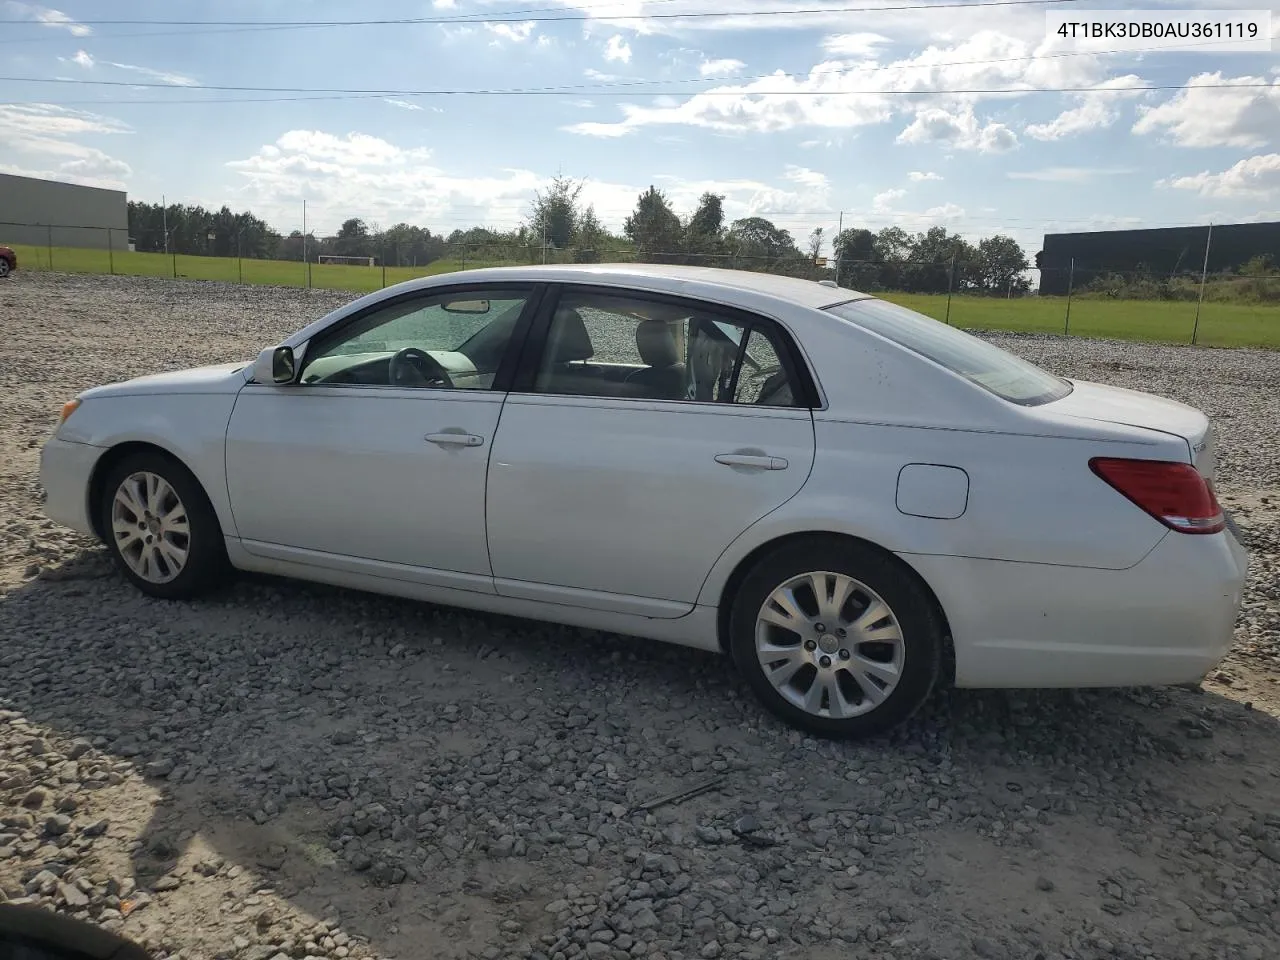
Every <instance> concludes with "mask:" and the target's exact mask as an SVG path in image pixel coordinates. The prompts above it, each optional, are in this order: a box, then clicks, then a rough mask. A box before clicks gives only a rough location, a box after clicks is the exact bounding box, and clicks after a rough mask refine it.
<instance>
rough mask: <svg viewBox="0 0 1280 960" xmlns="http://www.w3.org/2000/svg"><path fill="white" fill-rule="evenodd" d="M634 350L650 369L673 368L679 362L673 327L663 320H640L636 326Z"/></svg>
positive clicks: (678, 351)
mask: <svg viewBox="0 0 1280 960" xmlns="http://www.w3.org/2000/svg"><path fill="white" fill-rule="evenodd" d="M636 349H637V350H639V351H640V359H641V360H643V361H644V362H645V363H647V364H648V365H649V366H651V367H673V366H675V365H676V364H677V363H679V362H680V349H679V347H678V346H677V345H676V331H675V327H673V326H672V325H671V324H669V323H667V322H666V321H665V320H642V321H640V323H639V325H637V326H636Z"/></svg>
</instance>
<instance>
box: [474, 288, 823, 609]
mask: <svg viewBox="0 0 1280 960" xmlns="http://www.w3.org/2000/svg"><path fill="white" fill-rule="evenodd" d="M538 327H541V328H542V329H538ZM539 342H541V343H542V344H543V346H542V348H541V353H540V355H539V356H538V357H537V358H536V359H535V360H534V362H533V364H532V367H533V368H532V369H529V370H527V371H524V372H523V376H524V377H525V380H524V382H523V383H517V384H516V386H515V387H514V388H513V391H512V393H511V394H509V396H508V398H507V402H506V406H505V409H504V410H503V414H502V422H501V424H500V425H499V427H498V434H497V437H496V439H495V440H494V448H493V455H492V458H491V461H490V472H489V488H488V523H489V553H490V556H491V558H492V563H493V572H494V576H495V578H496V580H495V585H496V588H497V591H498V593H499V594H503V595H507V596H512V597H523V598H528V599H540V600H548V601H551V602H557V603H566V604H572V605H578V606H585V607H592V608H596V609H606V610H615V611H618V612H623V613H634V614H638V615H642V616H652V617H677V616H681V615H683V614H684V613H687V612H688V611H689V610H691V609H692V608H693V605H694V603H695V601H696V599H697V596H698V593H699V591H700V589H701V587H702V584H703V581H704V580H705V578H706V576H707V574H708V572H709V571H710V570H711V568H712V566H713V565H714V564H715V562H716V559H717V558H718V557H719V556H720V554H721V552H722V551H723V550H724V549H725V548H726V547H727V546H729V544H730V543H731V542H732V541H733V540H734V539H735V538H736V537H737V536H738V535H739V534H741V533H742V532H743V531H744V530H746V529H747V527H749V526H751V525H752V524H753V523H755V522H756V521H757V520H759V519H760V518H761V517H763V516H765V515H766V514H767V513H769V512H770V511H772V510H774V509H776V508H777V507H779V506H781V505H782V504H783V503H785V502H786V501H787V500H788V499H790V498H791V497H792V496H794V495H795V494H796V493H797V492H798V491H799V489H800V487H801V486H802V485H803V484H804V482H805V479H806V478H807V476H808V474H809V468H810V466H811V464H812V462H813V455H814V439H813V436H814V435H813V422H812V416H811V414H810V411H809V408H808V406H807V396H808V394H807V392H806V390H805V389H803V388H802V384H801V383H798V382H797V375H796V370H797V368H796V366H795V363H794V357H793V356H792V355H791V354H789V353H788V352H787V350H786V347H785V338H784V337H783V335H782V333H781V331H779V330H778V329H777V328H776V327H775V326H773V325H771V324H770V323H769V322H768V321H765V320H763V319H761V318H752V317H746V316H743V315H740V314H725V313H720V312H708V310H707V309H706V308H704V307H702V306H700V305H697V304H688V303H683V302H681V301H678V300H656V299H653V298H647V297H644V296H641V295H640V294H631V293H624V294H621V295H620V294H617V293H609V292H600V291H592V290H575V289H574V288H573V287H567V288H566V291H565V292H564V293H563V294H562V295H561V296H560V298H559V301H558V303H557V304H556V308H555V310H554V313H553V314H552V315H551V317H550V320H549V322H547V321H545V320H544V321H543V322H542V323H541V324H539V325H538V326H537V327H535V330H534V332H533V334H532V335H531V346H532V345H533V344H535V343H539ZM784 358H785V359H784ZM619 371H627V372H626V373H625V374H622V375H620V374H619ZM518 376H521V375H518Z"/></svg>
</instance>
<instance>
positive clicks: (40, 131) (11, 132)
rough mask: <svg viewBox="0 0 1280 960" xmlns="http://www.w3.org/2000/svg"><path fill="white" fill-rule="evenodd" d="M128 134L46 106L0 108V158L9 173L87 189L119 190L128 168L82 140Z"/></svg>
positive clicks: (103, 120) (106, 121)
mask: <svg viewBox="0 0 1280 960" xmlns="http://www.w3.org/2000/svg"><path fill="white" fill-rule="evenodd" d="M127 132H130V130H129V127H127V126H126V125H125V124H123V123H121V122H120V121H118V120H115V119H113V118H111V117H106V116H102V115H100V114H96V113H89V112H87V111H82V110H72V109H70V108H68V107H58V106H54V105H52V104H4V105H0V156H3V157H5V159H6V160H8V161H12V162H11V163H9V164H8V165H7V167H6V169H7V170H8V171H9V172H13V173H20V175H22V176H37V177H44V178H46V179H51V180H64V181H66V182H68V183H83V184H85V185H87V186H105V187H111V188H113V189H119V188H121V187H123V185H124V184H123V183H122V178H123V177H127V176H129V175H130V174H131V173H132V171H131V170H130V168H129V165H128V164H126V163H124V162H123V161H121V160H118V159H116V158H115V157H112V156H110V155H109V154H107V153H106V152H104V151H102V150H100V149H98V148H97V147H90V146H87V145H86V144H84V143H81V142H80V141H79V139H78V138H79V137H82V136H101V135H105V134H118V133H127Z"/></svg>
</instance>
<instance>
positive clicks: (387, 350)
mask: <svg viewBox="0 0 1280 960" xmlns="http://www.w3.org/2000/svg"><path fill="white" fill-rule="evenodd" d="M1214 469H1215V450H1214V435H1213V431H1212V429H1211V427H1210V424H1209V421H1208V420H1207V419H1206V417H1205V416H1204V415H1203V414H1202V413H1201V412H1200V411H1198V410H1196V409H1194V408H1191V407H1188V406H1184V405H1182V404H1180V403H1175V402H1172V401H1169V400H1165V399H1161V398H1158V397H1154V396H1150V395H1147V394H1143V393H1137V392H1133V391H1128V390H1121V389H1118V388H1114V387H1108V386H1101V385H1099V384H1095V383H1088V382H1084V381H1080V380H1067V379H1063V378H1060V377H1057V376H1053V375H1052V374H1050V373H1047V372H1045V371H1043V370H1041V369H1040V368H1039V367H1036V366H1034V365H1032V364H1030V363H1027V362H1025V361H1023V360H1021V359H1019V358H1017V357H1015V356H1013V355H1012V354H1009V353H1007V352H1005V351H1002V350H1000V349H998V348H996V347H995V346H992V345H991V344H989V343H987V342H986V341H984V340H981V339H979V338H976V337H973V336H970V335H968V334H966V333H963V332H961V331H959V330H956V329H954V328H952V327H949V326H946V325H944V324H942V323H938V322H937V321H934V320H931V319H929V318H927V317H924V316H922V315H921V314H919V313H915V312H913V311H911V310H908V309H905V308H903V307H900V306H895V305H893V304H891V303H888V302H886V301H884V300H880V299H877V298H874V297H870V296H867V295H864V294H860V293H857V292H855V291H852V290H846V289H841V288H835V287H833V286H832V285H831V284H829V283H815V282H812V281H807V280H799V279H791V278H786V277H777V276H770V275H767V274H760V273H747V272H738V271H728V270H714V269H701V268H682V267H671V266H645V265H635V266H613V265H608V266H575V267H556V266H549V267H548V266H544V267H520V268H496V269H483V270H473V271H468V272H465V273H457V274H449V275H444V276H437V277H431V278H426V279H421V280H413V281H410V282H408V283H402V284H399V285H398V286H394V287H390V288H388V289H385V290H382V291H379V292H377V293H374V294H370V295H368V296H365V297H362V298H360V299H358V300H355V301H354V302H352V303H350V304H348V305H346V306H344V307H341V308H339V309H337V310H335V311H333V312H332V313H330V314H329V315H328V316H325V317H323V318H321V319H319V320H317V321H315V322H314V323H312V324H311V325H310V326H308V327H306V328H304V329H302V330H300V331H298V332H297V333H295V334H294V335H293V336H291V337H289V338H288V339H287V340H286V341H285V342H284V343H283V344H281V345H279V346H275V347H269V348H267V349H265V350H263V351H262V353H261V355H260V356H259V357H258V358H257V360H256V361H254V362H249V363H230V364H224V365H220V366H212V367H202V368H199V369H194V370H183V371H177V372H170V373H162V374H158V375H155V376H147V377H141V378H138V379H134V380H128V381H125V382H122V383H115V384H111V385H107V386H99V387H96V388H94V389H91V390H87V391H85V392H84V393H82V394H80V395H79V397H77V398H76V399H74V400H72V401H71V402H69V403H68V404H67V405H66V406H65V408H64V409H63V411H62V420H61V423H60V425H59V426H58V428H57V431H56V433H55V434H54V435H53V436H52V437H51V438H50V439H49V441H48V442H47V444H46V445H45V447H44V449H43V452H42V456H41V480H42V483H43V486H44V488H45V491H46V495H47V498H46V508H45V509H46V511H47V514H48V516H49V517H51V518H52V519H54V520H56V521H58V522H60V523H62V524H64V525H66V526H68V527H71V528H73V529H75V530H79V531H82V532H84V533H87V534H91V535H95V536H97V537H98V538H100V539H101V540H102V541H104V542H105V543H106V544H107V545H108V547H109V549H110V550H111V552H112V554H113V555H114V557H115V558H116V560H117V561H118V563H119V567H120V569H121V570H122V571H123V573H124V576H125V577H127V578H128V579H129V580H131V581H132V582H133V583H134V584H135V585H136V586H137V587H138V588H139V589H141V590H142V591H144V592H145V593H147V594H150V595H152V596H155V597H163V598H171V599H187V598H191V597H195V596H196V595H198V594H200V593H201V592H203V591H205V590H207V589H209V588H211V587H213V586H214V585H215V584H217V583H218V582H219V581H221V580H222V579H223V577H224V575H225V574H227V573H229V572H230V571H231V570H233V569H235V570H246V571H260V572H265V573H271V574H277V575H284V576H290V577H296V578H301V579H305V580H313V581H321V582H325V583H330V584H338V585H341V586H344V587H352V588H357V589H364V590H370V591H375V592H382V593H387V594H396V595H401V596H406V597H413V598H420V599H422V600H426V601H430V602H433V603H439V604H445V605H451V606H457V607H466V608H472V609H476V610H487V611H495V612H499V613H504V614H514V615H517V616H523V617H529V618H532V619H538V620H544V621H553V622H558V623H563V624H571V625H577V626H583V627H589V628H595V629H600V630H608V631H614V632H617V633H622V634H629V635H634V636H638V637H647V638H652V639H655V640H665V641H669V642H673V643H678V644H686V645H688V646H692V647H698V648H701V649H704V650H709V651H722V652H724V653H726V654H728V655H729V656H730V657H731V658H732V660H733V662H734V663H735V664H736V665H737V667H738V668H739V669H740V670H741V671H742V672H743V674H744V675H745V677H746V678H747V680H748V681H749V682H750V684H751V686H752V688H753V689H754V690H755V692H756V693H757V694H758V696H759V698H760V699H761V701H762V702H763V703H764V705H765V706H766V707H767V708H768V709H770V710H772V711H773V712H774V713H776V714H777V715H778V716H780V717H781V718H783V719H784V720H785V721H787V722H789V723H791V724H793V725H795V726H797V727H800V728H802V729H805V730H808V731H810V732H813V733H816V734H820V735H826V736H856V735H863V734H868V733H872V732H877V731H882V730H885V729H887V728H889V727H891V726H893V725H895V724H898V723H900V722H901V721H903V720H904V719H906V718H907V717H908V716H910V715H911V714H912V712H913V711H915V710H916V709H917V708H918V707H919V706H920V705H921V703H922V702H923V701H924V700H925V698H926V697H927V696H928V695H929V692H930V690H931V689H932V688H933V687H934V685H935V684H936V683H938V682H939V681H943V682H948V681H949V682H954V683H955V684H956V685H957V686H961V687H1072V686H1145V685H1156V684H1176V683H1184V682H1194V681H1196V680H1199V679H1200V678H1201V677H1203V676H1204V674H1205V673H1207V672H1208V671H1209V670H1211V669H1212V668H1213V667H1214V666H1215V664H1217V663H1218V662H1219V661H1220V660H1221V659H1222V657H1223V656H1224V655H1225V654H1226V653H1227V651H1228V649H1229V648H1230V645H1231V641H1232V628H1233V624H1234V621H1235V618H1236V612H1237V610H1238V608H1239V605H1240V602H1241V592H1242V587H1243V583H1244V579H1245V571H1246V563H1247V557H1246V554H1245V551H1244V550H1243V549H1242V548H1241V546H1240V543H1239V542H1238V540H1237V538H1236V536H1235V535H1234V533H1233V529H1234V528H1232V527H1231V526H1230V521H1229V520H1228V519H1226V518H1224V515H1223V512H1222V510H1221V508H1220V507H1219V504H1218V502H1217V499H1216V498H1215V495H1214V488H1213V480H1214Z"/></svg>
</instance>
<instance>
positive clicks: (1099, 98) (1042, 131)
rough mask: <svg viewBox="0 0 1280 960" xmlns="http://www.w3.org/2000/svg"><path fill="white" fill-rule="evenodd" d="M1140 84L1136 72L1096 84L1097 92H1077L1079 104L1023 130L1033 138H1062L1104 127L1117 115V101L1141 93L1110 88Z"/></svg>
mask: <svg viewBox="0 0 1280 960" xmlns="http://www.w3.org/2000/svg"><path fill="white" fill-rule="evenodd" d="M1141 84H1142V78H1141V77H1139V76H1137V75H1135V74H1128V75H1126V76H1123V77H1113V78H1111V79H1110V80H1105V81H1103V82H1102V83H1100V84H1098V86H1097V89H1098V90H1099V91H1100V92H1099V93H1083V94H1079V95H1077V97H1076V101H1077V103H1078V106H1075V107H1072V108H1070V109H1068V110H1064V111H1063V112H1062V113H1060V114H1058V116H1056V117H1055V118H1054V119H1053V120H1051V121H1049V122H1048V123H1032V124H1028V125H1027V126H1026V127H1025V128H1024V130H1023V132H1024V133H1025V134H1026V135H1027V136H1029V137H1031V138H1032V139H1034V140H1061V139H1062V138H1064V137H1070V136H1075V135H1076V134H1080V133H1088V132H1090V131H1093V130H1102V129H1105V128H1107V127H1109V126H1111V125H1112V124H1113V123H1115V122H1116V120H1118V119H1119V118H1120V111H1119V109H1118V105H1119V104H1120V103H1122V102H1123V101H1124V100H1127V99H1130V98H1132V97H1137V96H1141V95H1142V94H1141V92H1140V91H1136V90H1135V91H1133V92H1130V93H1118V92H1110V91H1119V90H1122V89H1124V88H1126V87H1134V86H1139V85H1141ZM1101 91H1108V92H1101Z"/></svg>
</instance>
